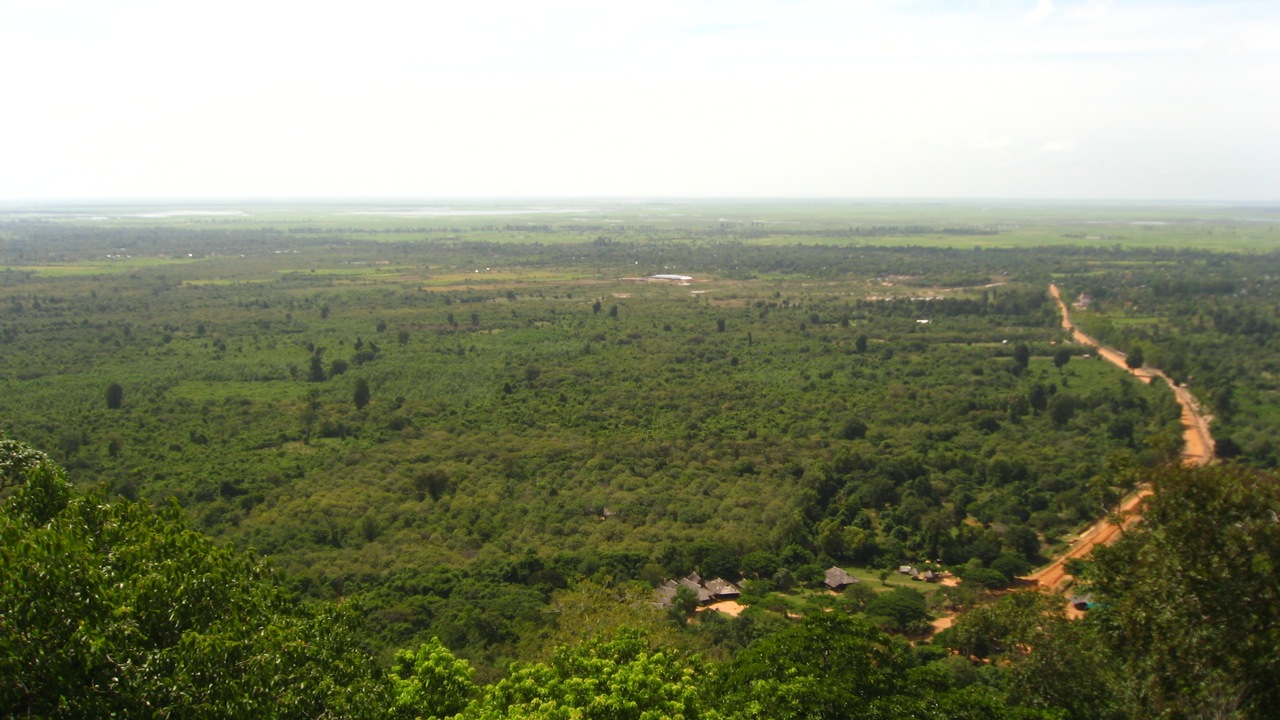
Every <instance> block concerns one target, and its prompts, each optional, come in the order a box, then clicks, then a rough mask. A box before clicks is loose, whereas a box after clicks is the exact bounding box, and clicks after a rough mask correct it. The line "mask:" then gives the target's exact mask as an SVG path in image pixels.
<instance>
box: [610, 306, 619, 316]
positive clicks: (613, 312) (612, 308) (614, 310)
mask: <svg viewBox="0 0 1280 720" xmlns="http://www.w3.org/2000/svg"><path fill="white" fill-rule="evenodd" d="M609 317H611V318H616V317H618V306H617V305H610V306H609Z"/></svg>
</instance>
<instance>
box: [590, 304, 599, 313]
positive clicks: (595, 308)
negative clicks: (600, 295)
mask: <svg viewBox="0 0 1280 720" xmlns="http://www.w3.org/2000/svg"><path fill="white" fill-rule="evenodd" d="M591 313H592V314H593V315H599V314H600V301H599V300H597V301H595V302H594V303H592V304H591Z"/></svg>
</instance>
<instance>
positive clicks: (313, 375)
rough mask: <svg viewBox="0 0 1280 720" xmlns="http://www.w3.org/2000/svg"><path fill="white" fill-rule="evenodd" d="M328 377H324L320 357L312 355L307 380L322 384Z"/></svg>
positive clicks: (322, 362)
mask: <svg viewBox="0 0 1280 720" xmlns="http://www.w3.org/2000/svg"><path fill="white" fill-rule="evenodd" d="M328 377H329V376H328V375H325V372H324V361H323V360H321V359H320V355H319V354H316V355H312V356H311V372H310V374H309V375H308V378H309V379H310V380H311V382H324V381H325V380H326V379H328Z"/></svg>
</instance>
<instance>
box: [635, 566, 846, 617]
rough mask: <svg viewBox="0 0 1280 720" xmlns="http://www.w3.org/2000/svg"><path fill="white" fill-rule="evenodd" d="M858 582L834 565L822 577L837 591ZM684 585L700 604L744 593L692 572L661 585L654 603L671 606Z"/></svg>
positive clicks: (824, 582) (736, 587)
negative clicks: (696, 597)
mask: <svg viewBox="0 0 1280 720" xmlns="http://www.w3.org/2000/svg"><path fill="white" fill-rule="evenodd" d="M858 582H860V581H859V580H858V578H856V577H854V576H852V575H850V574H849V573H847V572H845V571H844V570H843V569H841V568H838V567H836V566H834V565H832V566H831V567H829V568H827V571H826V573H825V574H824V575H823V578H822V584H823V585H826V586H827V587H828V588H830V589H832V590H834V591H836V592H840V591H841V590H844V589H845V588H847V587H849V586H850V585H855V584H857V583H858ZM682 586H683V587H687V588H689V589H690V590H692V591H693V592H694V593H696V594H697V596H698V604H699V605H710V604H711V603H716V602H720V601H722V600H737V599H738V597H739V596H740V595H741V594H742V590H740V589H739V588H738V586H737V585H734V584H733V583H731V582H729V581H728V580H725V579H723V578H716V579H714V580H706V581H704V580H703V579H702V577H701V576H700V575H698V573H696V572H692V573H689V574H688V575H687V576H685V577H683V578H681V579H679V580H667V581H665V582H663V583H662V584H661V585H659V586H658V589H657V591H656V594H657V598H656V599H655V600H654V603H653V604H654V605H657V606H658V607H660V608H669V607H671V603H672V601H674V600H675V598H676V593H677V592H679V590H680V588H681V587H682Z"/></svg>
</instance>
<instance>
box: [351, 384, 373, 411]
mask: <svg viewBox="0 0 1280 720" xmlns="http://www.w3.org/2000/svg"><path fill="white" fill-rule="evenodd" d="M353 401H354V402H355V404H356V409H357V410H363V409H364V406H365V405H368V404H369V381H368V380H365V379H364V378H360V379H359V380H356V391H355V397H354V398H353Z"/></svg>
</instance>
